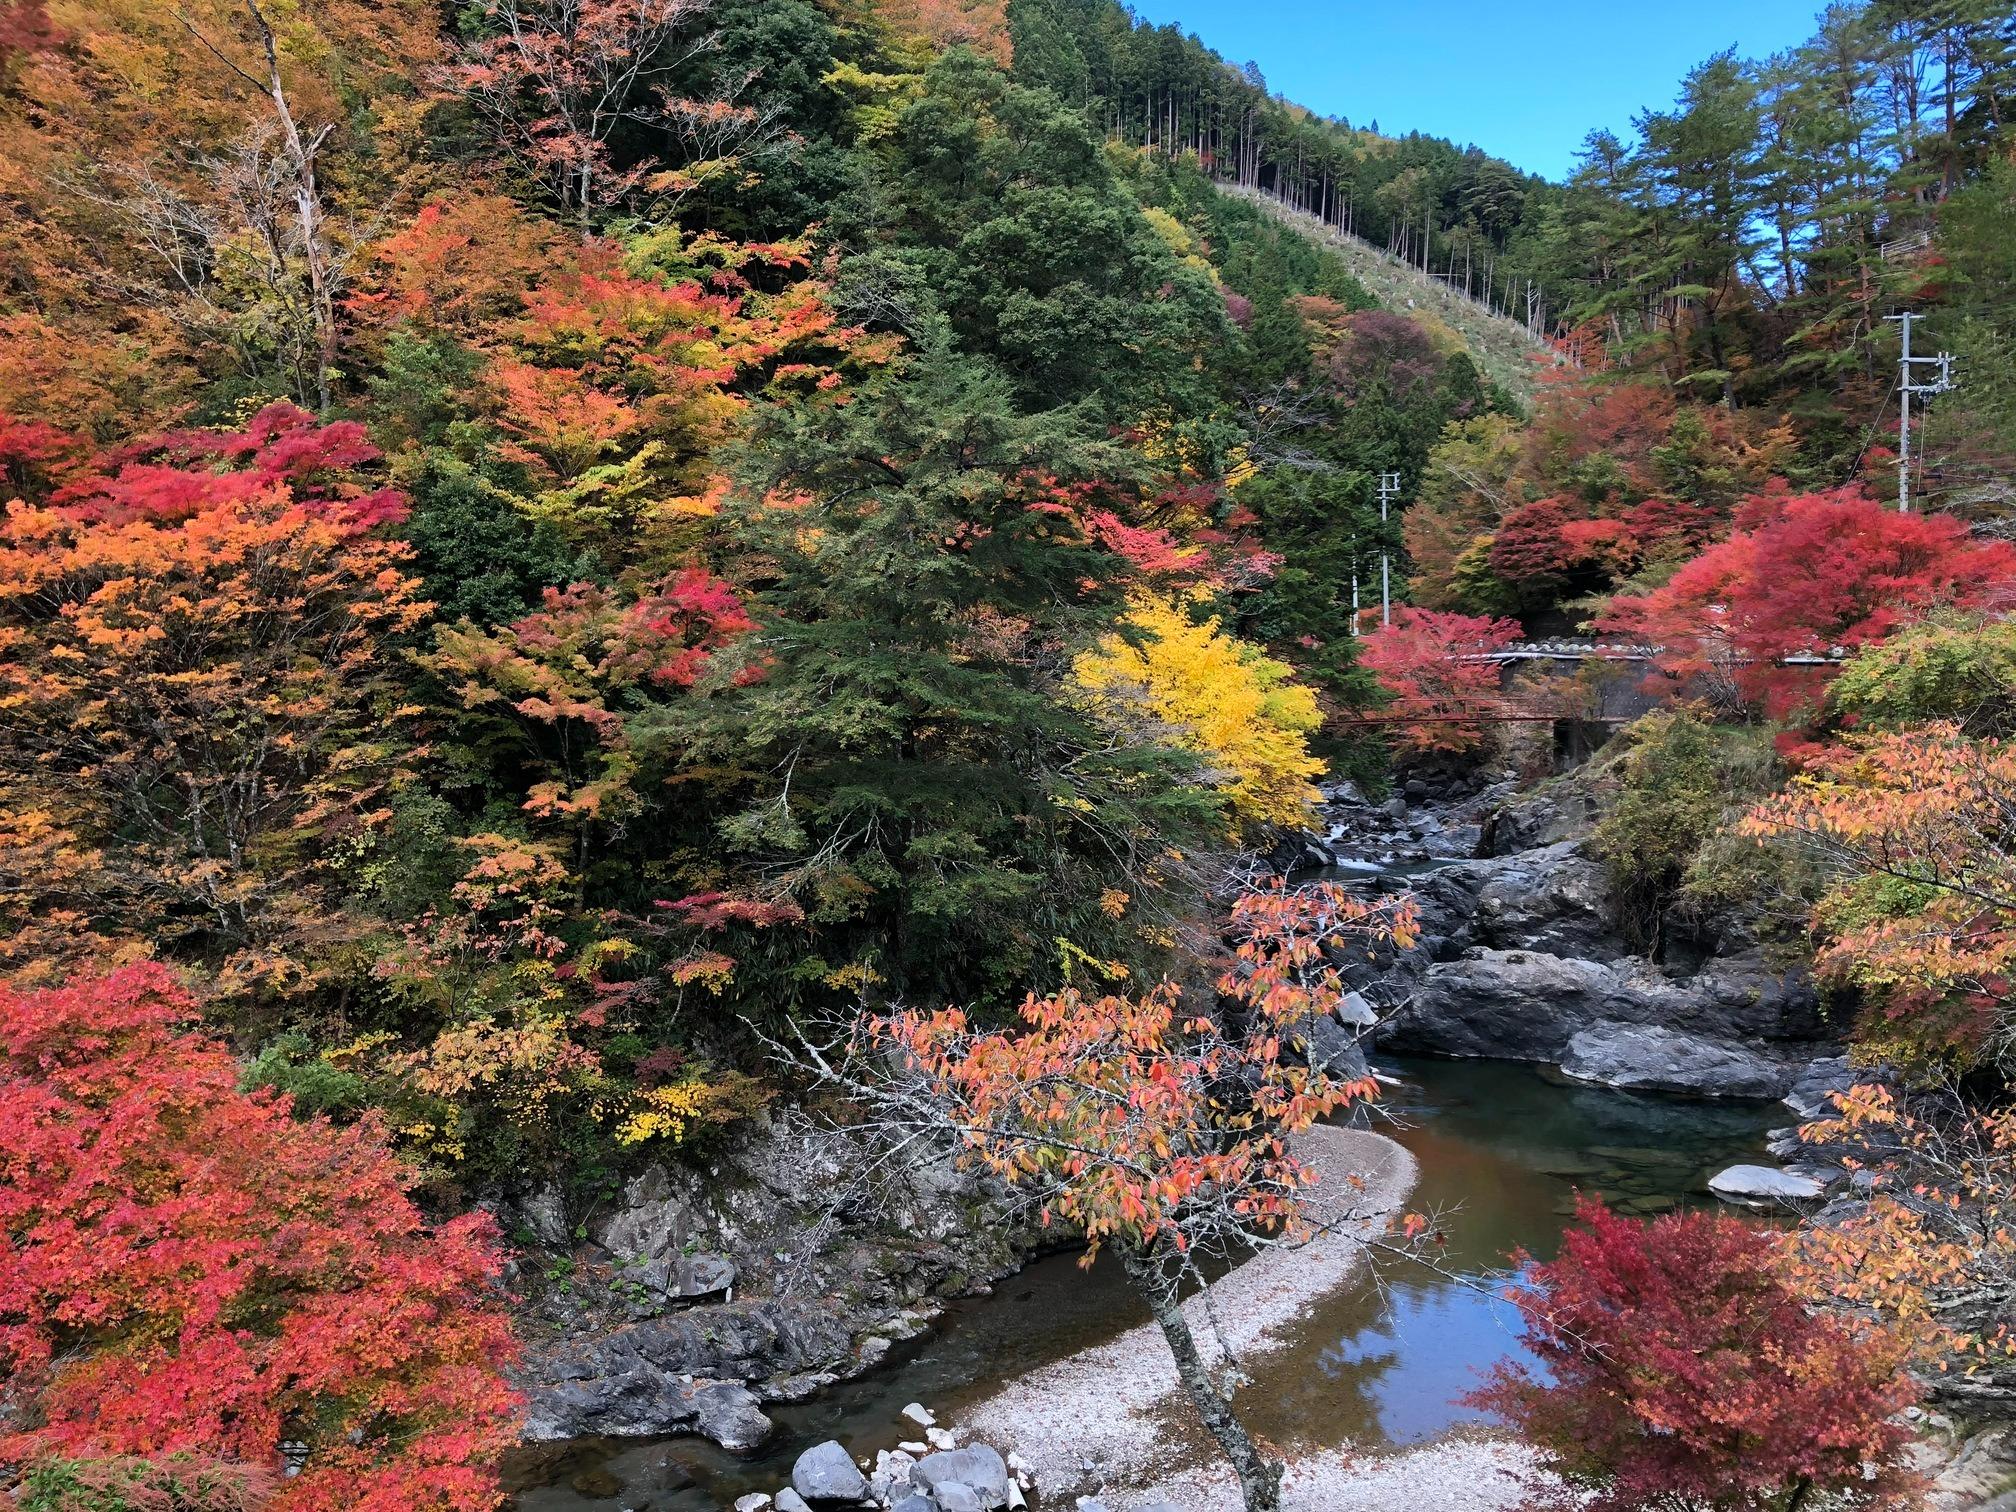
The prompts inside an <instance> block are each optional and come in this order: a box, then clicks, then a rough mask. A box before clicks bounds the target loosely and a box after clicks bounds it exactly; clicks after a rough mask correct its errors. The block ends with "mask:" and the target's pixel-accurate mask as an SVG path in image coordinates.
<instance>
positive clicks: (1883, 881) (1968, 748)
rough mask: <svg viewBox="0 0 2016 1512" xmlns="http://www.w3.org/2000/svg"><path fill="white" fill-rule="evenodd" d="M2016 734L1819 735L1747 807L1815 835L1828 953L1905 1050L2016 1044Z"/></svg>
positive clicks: (1932, 1055) (1910, 1057)
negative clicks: (1823, 875) (2015, 983)
mask: <svg viewBox="0 0 2016 1512" xmlns="http://www.w3.org/2000/svg"><path fill="white" fill-rule="evenodd" d="M2012 791H2016V747H2012V746H2011V745H2010V743H2009V742H2007V741H2002V740H1976V739H1972V738H1970V737H1968V736H1966V735H1964V734H1962V733H1961V731H1960V730H1959V729H1958V727H1956V726H1954V725H1951V724H1932V725H1927V726H1924V727H1922V728H1918V729H1911V730H1904V731H1899V732H1895V733H1890V734H1882V735H1876V736H1870V737H1864V738H1861V739H1851V740H1850V741H1848V742H1845V743H1843V744H1841V745H1837V746H1833V747H1829V748H1826V749H1824V750H1821V751H1820V752H1818V754H1816V755H1815V756H1814V757H1813V758H1812V759H1811V761H1810V763H1809V766H1808V769H1807V770H1806V771H1805V772H1803V773H1801V774H1800V775H1799V776H1798V777H1797V778H1795V779H1794V781H1793V783H1792V785H1791V786H1790V788H1788V789H1787V790H1786V791H1785V792H1784V793H1781V794H1779V795H1777V796H1776V797H1774V798H1771V799H1769V800H1767V801H1766V802H1764V803H1763V804H1760V805H1759V806H1758V807H1757V808H1756V809H1755V810H1753V811H1752V812H1751V814H1750V815H1749V816H1748V817H1747V818H1746V819H1745V820H1744V822H1743V826H1742V828H1743V831H1744V833H1746V834H1749V835H1751V836H1753V837H1756V838H1759V839H1774V840H1779V841H1786V842H1790V843H1795V844H1798V845H1800V846H1803V847H1805V848H1807V849H1809V850H1811V851H1813V852H1814V853H1815V854H1816V855H1817V856H1818V857H1819V858H1820V860H1821V861H1822V862H1823V864H1824V865H1825V866H1826V867H1827V868H1828V872H1829V876H1830V882H1829V886H1828V888H1827V891H1826V892H1825V893H1824V894H1823V895H1822V897H1821V899H1820V902H1819V904H1818V906H1817V908H1816V909H1815V912H1814V923H1815V926H1816V929H1817V931H1818V933H1819V935H1820V937H1821V952H1820V957H1819V962H1820V966H1821V968H1822V969H1823V970H1824V971H1826V972H1828V973H1829V974H1831V975H1832V976H1834V977H1835V978H1836V979H1837V980H1839V981H1842V982H1845V983H1848V984H1851V985H1852V986H1854V987H1856V988H1857V989H1859V990H1860V991H1861V992H1862V994H1863V995H1864V997H1865V999H1866V1001H1867V1003H1868V1007H1867V1009H1866V1010H1865V1012H1864V1015H1863V1019H1862V1022H1861V1025H1860V1026H1859V1033H1860V1035H1861V1037H1862V1038H1863V1040H1864V1042H1865V1044H1867V1045H1868V1046H1869V1047H1870V1048H1871V1049H1872V1050H1873V1051H1875V1052H1876V1053H1880V1054H1883V1055H1888V1056H1892V1057H1895V1058H1897V1059H1898V1060H1900V1061H1902V1062H1904V1063H1905V1064H1907V1065H1912V1066H1922V1065H1926V1064H1938V1063H1942V1062H1944V1063H1951V1062H1954V1061H1958V1062H1960V1063H1962V1064H1966V1063H1970V1062H1973V1061H1976V1060H1979V1059H1982V1058H1992V1059H2005V1060H2006V1058H2007V1057H2008V1055H2009V1054H2010V1049H2011V1044H2010V1035H2011V1028H2012V1026H2011V1024H2010V1022H2009V1016H2008V1014H2009V1002H2010V981H2011V977H2012V974H2016V816H2012V814H2011V812H2010V808H2009V794H2010V793H2011V792H2012Z"/></svg>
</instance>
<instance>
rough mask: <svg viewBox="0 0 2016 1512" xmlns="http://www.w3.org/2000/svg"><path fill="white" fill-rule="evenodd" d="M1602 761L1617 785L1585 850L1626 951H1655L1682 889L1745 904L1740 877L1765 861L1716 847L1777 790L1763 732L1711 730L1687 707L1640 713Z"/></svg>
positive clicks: (1751, 849) (1749, 850)
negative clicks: (1605, 877)
mask: <svg viewBox="0 0 2016 1512" xmlns="http://www.w3.org/2000/svg"><path fill="white" fill-rule="evenodd" d="M1605 763H1606V765H1607V766H1608V767H1609V769H1610V771H1611V773H1612V774H1613V775H1614V777H1615V779H1616V781H1617V784H1618V786H1617V790H1616V792H1615V794H1614V796H1613V797H1612V798H1611V799H1610V800H1609V802H1608V803H1607V804H1606V805H1605V808H1604V813H1603V817H1602V819H1601V820H1600V821H1599V822H1598V824H1597V826H1596V833H1595V836H1594V847H1593V848H1594V850H1595V852H1596V854H1597V855H1598V856H1599V857H1601V858H1602V860H1603V862H1604V865H1605V866H1606V867H1607V868H1608V869H1609V873H1610V879H1611V884H1612V887H1613V889H1614V894H1615V898H1616V905H1617V913H1618V922H1619V924H1620V925H1621V927H1622V928H1623V929H1624V931H1625V933H1626V935H1627V936H1628V937H1629V938H1631V939H1632V940H1633V942H1634V943H1636V944H1637V945H1639V946H1640V947H1641V948H1643V949H1644V950H1646V951H1647V952H1648V953H1650V954H1653V955H1655V956H1656V955H1657V954H1658V953H1659V952H1660V950H1661V949H1662V947H1663V946H1664V944H1665V930H1666V924H1667V913H1668V910H1669V909H1670V908H1671V907H1672V906H1673V905H1674V904H1675V903H1676V902H1680V901H1682V894H1683V891H1684V892H1686V893H1689V894H1692V895H1693V896H1695V897H1696V898H1697V899H1700V900H1703V901H1706V900H1707V899H1710V898H1713V899H1717V900H1720V901H1723V902H1737V901H1751V900H1748V899H1744V898H1743V896H1742V895H1743V892H1744V881H1745V879H1744V877H1742V876H1739V875H1738V873H1739V872H1740V871H1746V870H1747V872H1748V874H1749V876H1750V877H1751V878H1752V879H1754V878H1756V877H1757V876H1758V875H1759V874H1760V872H1761V871H1763V870H1766V869H1768V867H1767V865H1766V861H1765V858H1764V857H1763V856H1762V855H1761V853H1759V852H1758V850H1757V848H1756V847H1755V846H1752V845H1750V844H1748V843H1747V842H1737V843H1734V844H1729V845H1721V844H1717V842H1718V840H1720V839H1722V838H1724V836H1725V832H1726V830H1727V828H1728V827H1729V826H1730V825H1731V824H1732V823H1733V821H1734V820H1736V819H1737V818H1739V817H1741V815H1742V814H1743V813H1744V812H1745V811H1746V810H1747V809H1748V808H1749V806H1750V805H1751V804H1752V803H1753V802H1755V801H1756V800H1758V799H1760V798H1762V797H1763V796H1764V795H1765V794H1767V793H1769V792H1771V791H1772V790H1773V789H1774V788H1775V787H1776V786H1777V785H1778V780H1779V776H1780V769H1779V766H1778V762H1777V759H1776V757H1775V756H1774V755H1773V753H1772V750H1771V747H1770V745H1769V743H1768V740H1767V738H1766V737H1765V736H1764V735H1763V734H1762V732H1760V731H1757V730H1754V729H1735V728H1729V727H1725V726H1718V725H1714V724H1711V723H1709V722H1708V721H1707V720H1705V719H1703V718H1701V717H1700V715H1698V714H1696V713H1694V712H1693V711H1691V710H1687V709H1681V710H1676V711H1673V712H1670V713H1660V714H1648V715H1646V716H1645V717H1644V718H1643V719H1641V720H1639V721H1638V722H1637V723H1636V724H1634V725H1632V726H1631V727H1630V728H1629V729H1628V730H1626V731H1625V732H1624V734H1623V736H1622V738H1621V739H1620V741H1619V749H1617V750H1615V751H1614V752H1612V753H1611V754H1609V755H1607V756H1606V758H1605Z"/></svg>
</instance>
